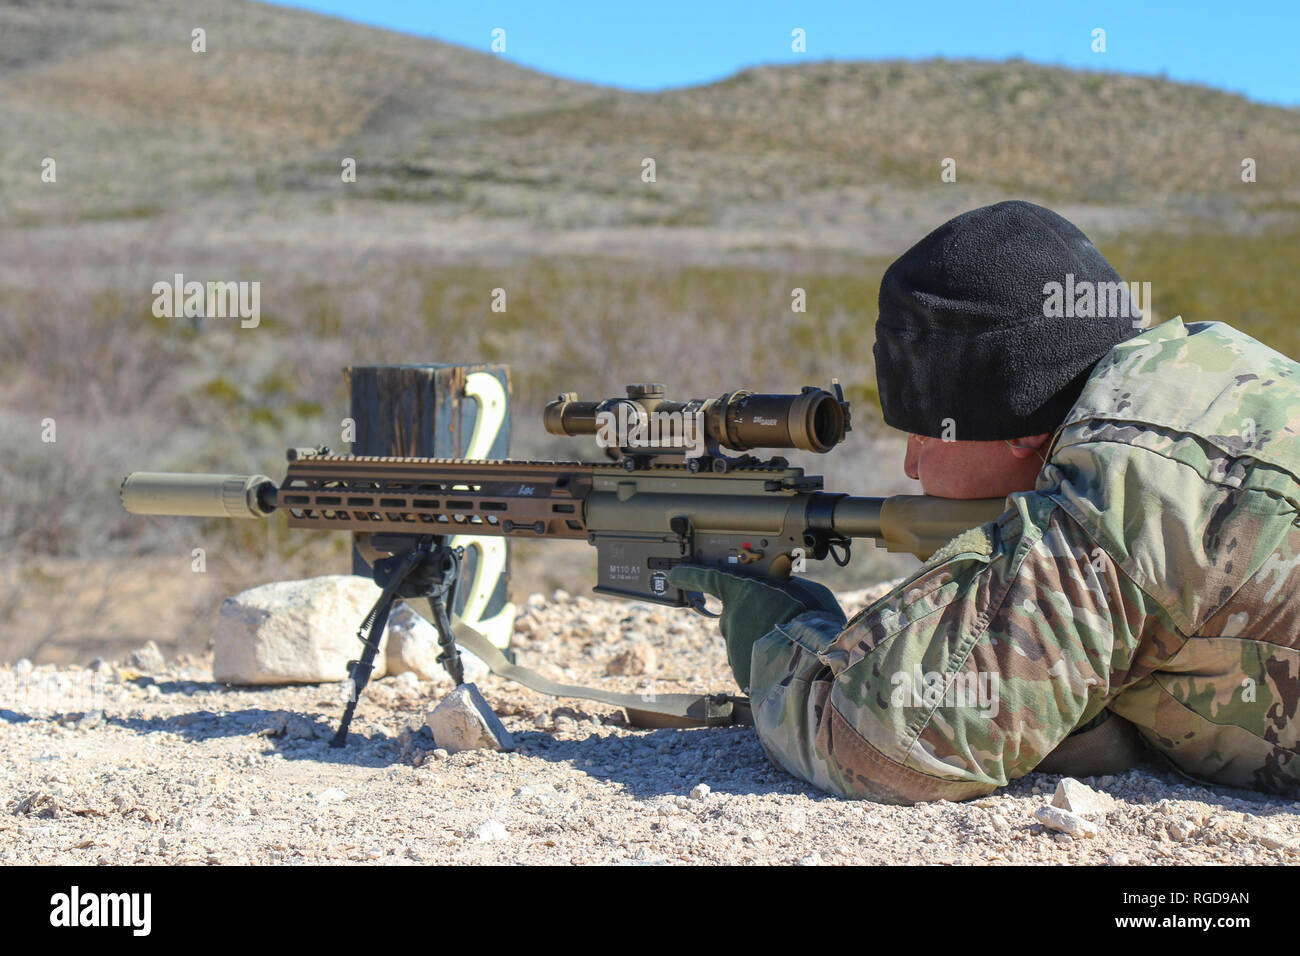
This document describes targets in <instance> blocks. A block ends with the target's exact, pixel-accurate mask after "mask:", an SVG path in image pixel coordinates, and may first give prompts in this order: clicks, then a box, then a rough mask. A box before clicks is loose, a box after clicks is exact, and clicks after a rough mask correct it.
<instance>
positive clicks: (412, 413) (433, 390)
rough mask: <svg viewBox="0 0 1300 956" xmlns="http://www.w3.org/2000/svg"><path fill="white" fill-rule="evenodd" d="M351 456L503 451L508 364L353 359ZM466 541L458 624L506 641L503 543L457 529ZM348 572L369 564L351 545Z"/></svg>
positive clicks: (508, 613) (456, 540)
mask: <svg viewBox="0 0 1300 956" xmlns="http://www.w3.org/2000/svg"><path fill="white" fill-rule="evenodd" d="M345 374H346V375H347V379H348V389H349V391H350V393H351V417H352V422H351V424H352V428H353V433H352V454H354V455H396V456H400V457H412V456H413V457H422V458H508V457H509V456H510V369H509V367H508V366H506V365H497V364H478V365H449V364H423V365H355V366H351V367H350V368H348V369H346V370H345ZM452 544H454V545H464V546H465V565H464V576H463V581H462V584H461V588H460V595H459V597H458V599H457V602H456V607H454V608H453V609H452V610H453V611H454V612H455V613H456V614H457V615H459V616H460V618H461V619H462V620H464V621H465V623H467V624H469V625H471V626H472V627H476V628H478V630H480V631H482V632H483V633H484V634H485V635H486V636H487V637H488V638H489V639H490V640H491V641H492V643H494V644H496V645H497V646H498V647H503V648H504V647H508V646H509V644H510V635H511V631H512V629H513V627H514V615H515V607H514V605H512V604H510V603H509V599H508V594H507V590H506V585H507V581H508V578H509V571H510V561H509V546H508V543H507V542H506V540H505V538H502V537H476V536H471V535H456V536H455V537H453V539H452ZM352 573H353V574H361V575H365V576H367V577H368V576H369V575H370V565H369V564H367V563H366V561H365V560H364V559H363V558H362V557H361V555H360V554H358V553H357V549H356V547H355V546H354V547H353V549H352Z"/></svg>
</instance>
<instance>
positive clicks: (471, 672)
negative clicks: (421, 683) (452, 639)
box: [387, 601, 490, 683]
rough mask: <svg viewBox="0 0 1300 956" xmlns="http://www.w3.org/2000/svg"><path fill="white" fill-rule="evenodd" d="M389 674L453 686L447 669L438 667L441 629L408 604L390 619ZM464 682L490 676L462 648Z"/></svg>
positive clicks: (397, 606)
mask: <svg viewBox="0 0 1300 956" xmlns="http://www.w3.org/2000/svg"><path fill="white" fill-rule="evenodd" d="M387 631H388V634H387V648H388V653H387V657H388V673H390V674H415V675H416V676H417V677H418V678H419V679H420V680H435V681H444V682H446V683H450V682H451V677H450V675H448V673H447V670H446V668H444V667H443V666H442V665H441V664H439V663H438V655H439V654H441V653H442V649H441V648H440V647H439V646H438V629H437V628H436V627H434V626H433V625H432V624H430V623H429V622H428V621H427V620H425V619H424V617H422V616H421V615H420V614H419V612H417V611H416V610H415V608H413V607H411V606H410V605H409V604H407V603H406V602H405V601H399V602H398V603H397V605H396V606H394V608H393V611H392V613H391V614H389V616H388V628H387ZM460 659H461V662H462V663H463V664H464V666H465V680H466V681H468V682H470V683H474V682H476V681H481V680H483V678H485V677H487V675H488V674H489V673H490V672H489V671H488V666H487V665H486V664H484V663H483V661H482V660H481V659H480V658H478V657H475V656H474V655H473V654H471V653H470V652H469V651H467V650H465V649H464V648H461V652H460Z"/></svg>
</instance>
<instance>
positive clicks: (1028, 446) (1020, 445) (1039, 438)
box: [1007, 432, 1052, 458]
mask: <svg viewBox="0 0 1300 956" xmlns="http://www.w3.org/2000/svg"><path fill="white" fill-rule="evenodd" d="M1051 437H1052V436H1051V435H1050V434H1049V433H1047V432H1044V433H1043V434H1041V435H1030V436H1029V437H1028V438H1012V439H1010V440H1008V441H1007V444H1008V445H1010V446H1011V454H1013V455H1015V456H1016V457H1017V458H1028V457H1029V456H1030V455H1032V454H1035V453H1036V452H1037V451H1038V449H1040V448H1042V447H1043V446H1044V445H1046V444H1047V439H1049V438H1051Z"/></svg>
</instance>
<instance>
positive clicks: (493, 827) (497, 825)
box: [474, 820, 509, 843]
mask: <svg viewBox="0 0 1300 956" xmlns="http://www.w3.org/2000/svg"><path fill="white" fill-rule="evenodd" d="M507 836H509V833H507V832H506V828H505V825H504V824H503V823H501V822H500V821H499V820H488V821H487V822H486V823H480V824H479V825H478V826H476V827H475V828H474V839H476V840H478V841H479V842H480V843H490V842H491V841H493V840H504V839H505V838H506V837H507Z"/></svg>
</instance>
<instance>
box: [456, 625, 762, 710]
mask: <svg viewBox="0 0 1300 956" xmlns="http://www.w3.org/2000/svg"><path fill="white" fill-rule="evenodd" d="M452 631H453V632H454V633H455V635H456V643H457V644H459V645H460V646H461V647H462V648H464V649H465V650H467V651H469V652H470V653H471V654H473V655H475V656H476V657H478V658H479V659H480V660H481V661H483V663H484V664H486V665H487V666H488V669H489V670H491V671H492V673H493V674H495V675H496V676H497V677H501V678H504V679H505V680H508V681H514V682H515V683H516V684H522V685H524V686H525V687H527V688H529V689H530V690H535V691H537V692H538V693H540V694H550V695H551V696H552V697H573V698H576V699H578V700H594V701H599V702H600V703H602V704H610V705H611V706H614V707H622V708H623V709H624V710H625V711H627V719H628V722H629V723H630V724H632V726H634V727H647V728H659V727H726V726H729V725H731V724H749V723H753V719H752V717H751V715H750V710H749V699H748V698H747V697H733V696H731V695H728V694H655V695H653V696H651V697H649V699H647V698H646V697H643V696H641V695H640V694H617V693H614V692H613V691H606V690H597V689H596V688H594V687H583V686H581V685H580V684H561V683H558V682H556V681H553V680H551V679H550V678H547V677H543V676H542V675H541V674H539V673H537V672H536V671H535V670H533V669H531V668H528V667H524V666H523V665H522V664H512V663H511V662H510V660H509V658H507V657H506V656H505V654H503V653H502V652H501V649H500V648H498V647H497V646H496V645H495V644H493V643H492V642H491V641H489V640H488V639H487V638H486V637H484V636H483V635H482V634H481V633H479V632H478V631H476V630H474V628H472V627H470V626H469V625H468V624H466V623H465V622H464V621H461V620H459V619H456V620H455V621H454V622H453V624H452Z"/></svg>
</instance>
